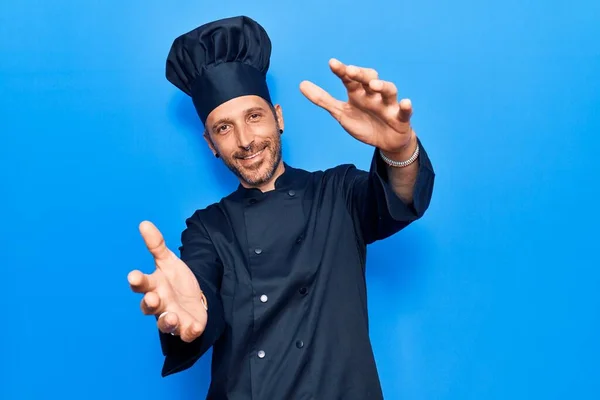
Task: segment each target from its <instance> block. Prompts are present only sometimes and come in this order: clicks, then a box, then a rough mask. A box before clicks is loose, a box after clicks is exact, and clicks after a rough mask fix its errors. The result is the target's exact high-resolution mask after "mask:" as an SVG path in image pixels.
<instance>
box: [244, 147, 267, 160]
mask: <svg viewBox="0 0 600 400" xmlns="http://www.w3.org/2000/svg"><path fill="white" fill-rule="evenodd" d="M263 151H265V149H262V150H259V151H257V152H256V153H254V154H252V155H251V156H248V157H244V158H241V160H252V159H253V158H256V157H258V156H259V155H260V154H262V152H263Z"/></svg>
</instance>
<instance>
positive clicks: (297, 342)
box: [296, 340, 304, 349]
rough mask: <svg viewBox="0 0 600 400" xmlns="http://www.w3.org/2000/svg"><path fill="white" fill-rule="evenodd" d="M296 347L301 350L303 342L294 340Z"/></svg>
mask: <svg viewBox="0 0 600 400" xmlns="http://www.w3.org/2000/svg"><path fill="white" fill-rule="evenodd" d="M296 347H297V348H299V349H301V348H303V347H304V342H303V341H302V340H296Z"/></svg>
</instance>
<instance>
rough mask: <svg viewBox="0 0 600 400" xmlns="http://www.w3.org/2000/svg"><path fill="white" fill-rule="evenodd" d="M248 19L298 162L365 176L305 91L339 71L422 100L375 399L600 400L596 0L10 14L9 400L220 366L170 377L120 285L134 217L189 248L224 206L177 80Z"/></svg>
mask: <svg viewBox="0 0 600 400" xmlns="http://www.w3.org/2000/svg"><path fill="white" fill-rule="evenodd" d="M219 3H221V4H220V5H219ZM237 14H248V15H250V16H251V17H253V18H255V19H257V20H258V21H260V22H261V23H262V24H263V25H264V26H265V27H266V28H267V30H268V32H269V34H270V35H271V37H272V41H273V58H272V68H271V72H270V75H269V81H270V83H271V85H272V86H271V87H272V89H273V93H274V98H275V99H276V101H277V102H279V103H280V104H282V106H283V110H284V117H285V120H286V133H285V135H284V136H283V138H284V152H285V157H286V160H287V161H288V162H289V163H291V164H293V165H295V166H298V167H302V168H306V169H323V168H328V167H331V166H334V165H336V164H340V163H346V162H353V163H355V164H356V165H358V166H359V167H362V168H367V167H368V166H369V161H370V157H371V154H372V150H371V148H368V147H367V146H365V145H363V144H361V143H358V142H356V141H355V140H354V139H353V138H351V137H350V136H349V135H347V134H346V133H345V132H344V131H343V130H342V129H341V128H340V127H339V126H338V125H337V123H336V122H335V121H334V120H333V119H332V118H331V117H330V116H329V115H328V114H327V113H326V112H324V111H322V110H320V109H319V108H317V107H316V106H314V105H312V104H311V103H310V102H309V101H308V100H306V99H305V98H303V96H302V94H301V93H300V92H299V90H298V84H299V83H300V81H301V80H303V79H309V80H312V81H314V82H315V83H317V84H319V85H322V86H323V87H324V88H325V89H327V90H330V91H331V93H332V94H334V95H335V96H338V97H342V98H343V96H344V91H343V86H342V85H341V83H340V82H338V81H337V80H336V78H335V77H334V76H333V75H332V74H331V73H330V71H329V69H328V66H327V61H328V59H329V58H330V57H337V58H339V59H340V60H342V61H344V62H347V63H353V64H357V65H361V66H370V67H374V68H376V69H378V71H379V72H380V75H381V76H382V77H383V78H384V79H389V80H392V81H394V82H395V83H396V84H397V86H398V87H399V90H400V93H401V95H402V96H403V97H409V98H411V99H412V101H413V105H414V109H415V114H414V118H413V120H414V126H415V128H416V131H417V133H418V134H419V135H420V137H421V139H422V141H423V143H424V144H425V146H426V148H427V150H428V152H429V154H430V156H431V158H432V161H433V163H434V166H435V169H436V172H437V181H436V187H435V191H434V198H433V201H432V203H431V207H430V209H429V211H428V213H427V214H426V216H425V217H424V218H423V219H422V220H421V221H419V222H418V223H416V224H414V225H412V226H411V227H409V228H408V229H406V230H404V231H403V232H401V233H400V234H398V235H396V236H395V237H393V238H391V239H388V240H386V241H384V242H380V243H377V244H375V245H373V246H372V248H371V250H370V253H369V258H368V263H369V265H368V282H369V286H368V289H369V308H370V312H371V318H372V319H371V321H372V325H371V329H372V340H373V345H374V349H375V353H376V357H377V362H378V365H379V370H380V374H381V380H382V384H383V388H384V392H385V395H386V399H436V400H439V399H444V400H465V399H478V400H479V399H486V400H491V399H578V400H581V399H598V398H600V372H598V371H599V369H598V359H599V357H600V340H599V336H600V290H599V285H600V258H599V257H598V251H597V249H596V246H597V242H598V238H599V235H598V223H599V222H600V221H599V220H600V218H599V212H598V206H597V200H598V194H599V190H598V189H599V184H598V180H599V179H598V172H600V171H599V170H600V168H599V167H598V161H597V158H598V156H597V152H598V149H599V144H600V140H599V139H598V137H599V135H600V3H599V2H597V1H579V0H575V1H570V2H564V1H554V0H552V1H548V0H546V1H542V0H538V1H530V2H523V1H517V0H508V1H503V2H497V4H491V3H490V2H480V1H472V0H471V1H466V0H463V1H460V0H459V1H453V2H449V1H427V0H425V1H418V2H406V1H400V2H399V1H392V0H375V1H365V2H349V1H344V2H342V1H338V0H330V1H315V0H303V1H298V0H295V1H290V0H287V1H261V2H256V1H255V2H249V1H224V2H218V1H212V2H206V1H183V0H174V1H168V2H167V1H156V0H144V1H140V0H136V1H133V0H131V1H124V2H123V1H111V2H108V1H104V2H100V1H74V0H71V1H66V0H61V1H33V0H20V1H13V2H9V1H4V2H2V5H0V59H1V61H0V202H1V208H0V235H1V236H0V246H1V256H0V268H1V276H0V284H1V287H2V289H1V290H0V304H1V314H0V315H1V317H2V319H1V322H0V326H1V333H0V335H1V336H2V338H1V340H0V346H1V347H0V366H1V371H0V382H1V383H0V398H2V399H51V398H52V399H54V398H56V399H58V398H60V399H84V398H85V399H109V398H110V399H148V400H150V399H165V398H169V399H200V398H203V396H204V394H205V393H206V389H207V385H208V382H209V369H208V368H209V359H208V357H206V358H205V359H203V360H202V361H200V362H199V363H198V364H196V366H194V367H193V368H192V369H191V370H189V371H186V372H185V373H182V374H178V375H176V376H172V377H169V378H167V379H162V378H161V377H160V367H161V363H162V357H161V354H160V349H159V345H158V338H157V333H156V330H155V324H154V321H153V319H151V318H150V317H144V316H143V315H142V314H141V312H140V309H139V300H140V296H139V295H136V294H132V293H131V292H130V290H129V287H128V284H127V279H126V276H127V273H128V272H129V270H131V269H133V268H141V269H143V270H145V271H150V270H151V268H152V264H151V258H150V256H149V254H148V253H147V252H146V249H145V247H144V245H143V242H142V240H141V238H140V236H139V233H138V231H137V226H138V223H139V222H140V221H141V220H144V219H150V220H152V221H153V222H155V223H156V224H157V225H158V226H159V228H160V229H161V230H162V231H163V232H164V234H165V236H166V239H167V243H168V244H169V245H170V246H171V247H172V248H173V249H176V247H177V246H178V245H179V235H180V232H181V230H182V229H183V228H184V219H185V218H186V217H188V216H189V215H191V213H192V212H193V211H194V210H195V209H196V208H201V207H204V206H206V205H208V204H209V203H211V202H214V201H218V200H219V199H220V198H221V197H222V196H224V195H226V194H228V193H229V192H230V191H231V190H233V189H234V188H235V185H236V181H235V180H234V179H233V178H232V177H231V176H230V175H229V174H228V171H226V170H225V168H224V167H222V166H221V165H220V161H218V160H216V159H214V158H213V157H212V155H211V153H210V152H209V151H208V149H207V147H206V145H205V143H204V141H203V139H202V138H201V136H200V129H201V128H200V126H199V123H198V120H197V117H196V116H195V114H194V111H193V108H192V105H191V103H190V100H189V98H186V97H185V96H184V95H183V94H181V93H180V92H178V91H177V89H176V88H174V87H173V86H172V85H171V84H170V83H168V82H167V81H166V79H165V78H164V64H165V58H166V55H167V52H168V50H169V47H170V45H171V42H172V40H173V39H174V38H175V37H176V36H177V35H179V34H181V33H183V32H185V31H187V30H190V29H192V28H194V27H196V26H197V25H199V24H201V23H204V22H207V21H209V20H211V19H216V18H221V17H225V16H231V15H237Z"/></svg>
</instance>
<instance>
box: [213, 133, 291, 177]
mask: <svg viewBox="0 0 600 400" xmlns="http://www.w3.org/2000/svg"><path fill="white" fill-rule="evenodd" d="M265 146H266V147H265ZM263 148H264V151H266V152H267V153H268V154H262V155H261V157H262V161H261V162H259V163H257V164H253V165H251V166H250V167H244V166H241V165H239V164H238V163H237V160H238V159H237V158H236V157H244V156H248V155H251V154H254V153H256V152H257V151H259V150H261V149H263ZM221 158H222V160H223V163H224V164H225V165H226V166H227V168H229V170H230V171H231V172H233V173H234V175H235V176H237V177H238V178H239V179H240V180H241V181H243V182H244V183H246V185H248V186H260V185H263V184H265V183H267V182H268V181H270V180H271V178H273V175H274V174H275V171H276V170H277V167H278V166H279V163H280V162H281V158H282V154H281V138H280V136H279V129H277V130H276V131H275V133H274V135H272V136H271V137H270V138H269V139H268V140H267V141H264V142H261V143H253V144H252V146H251V147H250V149H249V150H248V151H245V152H237V153H235V154H234V156H232V157H227V158H226V157H223V156H222V157H221Z"/></svg>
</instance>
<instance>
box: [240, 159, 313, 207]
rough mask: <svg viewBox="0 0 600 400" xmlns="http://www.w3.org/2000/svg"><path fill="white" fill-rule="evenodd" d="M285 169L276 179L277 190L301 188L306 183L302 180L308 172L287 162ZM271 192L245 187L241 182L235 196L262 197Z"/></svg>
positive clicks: (284, 165)
mask: <svg viewBox="0 0 600 400" xmlns="http://www.w3.org/2000/svg"><path fill="white" fill-rule="evenodd" d="M283 167H284V171H283V173H282V174H281V175H279V176H278V177H277V179H276V180H275V190H289V189H292V188H297V189H299V188H301V187H303V186H304V185H302V184H301V180H302V178H303V177H304V176H306V175H307V172H306V171H304V170H301V169H298V168H294V167H292V166H290V165H288V164H286V163H285V162H284V163H283ZM268 193H269V192H265V193H263V192H262V191H261V190H260V189H257V188H245V187H244V186H242V184H241V183H240V184H239V185H238V188H237V190H236V191H235V192H234V193H233V195H234V198H238V199H250V198H256V199H258V198H261V197H263V196H266V195H267V194H268Z"/></svg>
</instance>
